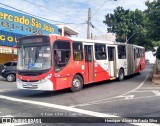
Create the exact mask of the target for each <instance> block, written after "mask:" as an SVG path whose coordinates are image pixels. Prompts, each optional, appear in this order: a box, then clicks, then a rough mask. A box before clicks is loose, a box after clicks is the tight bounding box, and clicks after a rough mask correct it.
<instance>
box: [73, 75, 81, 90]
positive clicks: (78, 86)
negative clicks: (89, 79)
mask: <svg viewBox="0 0 160 126" xmlns="http://www.w3.org/2000/svg"><path fill="white" fill-rule="evenodd" d="M82 88H83V79H82V77H81V76H80V75H75V76H74V77H73V80H72V87H71V91H73V92H77V91H80V90H81V89H82Z"/></svg>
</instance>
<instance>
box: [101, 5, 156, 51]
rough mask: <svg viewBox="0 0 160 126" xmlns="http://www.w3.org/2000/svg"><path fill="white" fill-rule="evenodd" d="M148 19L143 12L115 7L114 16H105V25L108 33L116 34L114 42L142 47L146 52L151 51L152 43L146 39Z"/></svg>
mask: <svg viewBox="0 0 160 126" xmlns="http://www.w3.org/2000/svg"><path fill="white" fill-rule="evenodd" d="M148 21H149V20H148V17H147V15H146V13H145V12H143V11H141V10H138V9H136V10H135V11H131V10H129V9H128V10H124V9H123V8H122V7H117V8H116V9H115V10H114V14H107V15H106V16H105V21H103V22H104V23H105V24H106V25H108V26H109V27H111V30H110V32H114V33H116V35H117V37H116V41H119V42H126V41H127V43H130V44H136V45H140V46H144V47H145V48H146V50H153V46H154V45H153V42H152V41H151V40H150V38H148V34H149V33H148Z"/></svg>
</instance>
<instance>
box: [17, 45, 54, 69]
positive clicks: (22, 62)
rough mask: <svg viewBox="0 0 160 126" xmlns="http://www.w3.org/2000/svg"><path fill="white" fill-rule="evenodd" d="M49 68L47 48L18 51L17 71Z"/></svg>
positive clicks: (48, 50)
mask: <svg viewBox="0 0 160 126" xmlns="http://www.w3.org/2000/svg"><path fill="white" fill-rule="evenodd" d="M50 68H51V51H50V47H49V46H34V47H22V48H19V49H18V66H17V69H18V70H45V69H50Z"/></svg>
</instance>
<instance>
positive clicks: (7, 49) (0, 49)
mask: <svg viewBox="0 0 160 126" xmlns="http://www.w3.org/2000/svg"><path fill="white" fill-rule="evenodd" d="M12 49H13V50H14V54H17V49H16V48H12V47H6V46H0V53H4V54H12Z"/></svg>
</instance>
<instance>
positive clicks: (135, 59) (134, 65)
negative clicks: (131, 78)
mask: <svg viewBox="0 0 160 126" xmlns="http://www.w3.org/2000/svg"><path fill="white" fill-rule="evenodd" d="M133 49H134V53H133V54H134V61H133V73H134V72H135V71H136V67H137V50H136V48H133Z"/></svg>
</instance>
